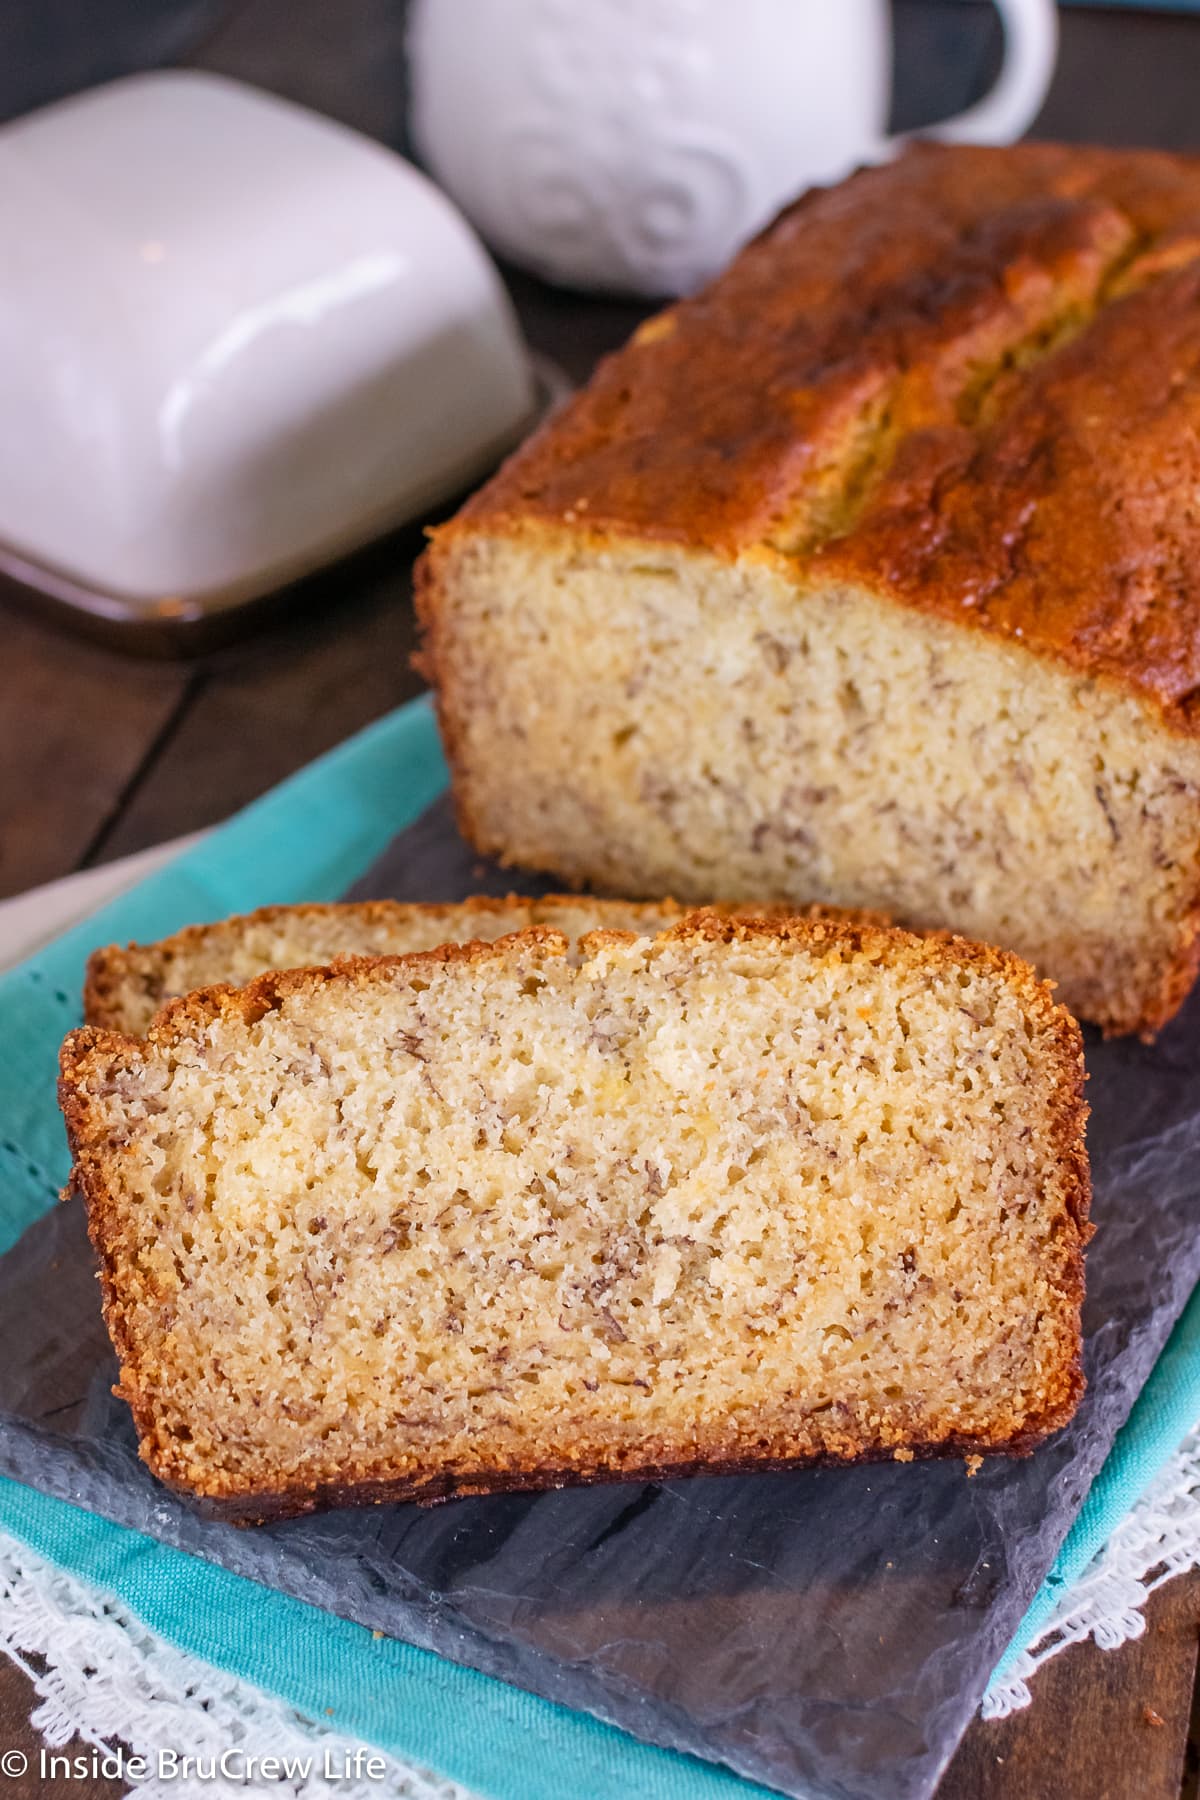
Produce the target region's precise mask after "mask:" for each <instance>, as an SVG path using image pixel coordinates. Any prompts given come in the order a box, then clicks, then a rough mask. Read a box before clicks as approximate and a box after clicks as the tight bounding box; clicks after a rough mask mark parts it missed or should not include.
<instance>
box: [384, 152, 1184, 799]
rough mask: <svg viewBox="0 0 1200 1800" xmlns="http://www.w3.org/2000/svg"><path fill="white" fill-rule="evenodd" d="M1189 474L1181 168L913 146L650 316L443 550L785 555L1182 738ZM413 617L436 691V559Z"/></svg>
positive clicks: (426, 571) (813, 203)
mask: <svg viewBox="0 0 1200 1800" xmlns="http://www.w3.org/2000/svg"><path fill="white" fill-rule="evenodd" d="M1198 483H1200V161H1198V160H1194V159H1189V158H1183V157H1174V156H1166V155H1161V154H1158V153H1152V152H1146V151H1138V152H1130V151H1110V150H1101V149H1086V148H1077V147H1066V146H1058V145H1037V144H1033V145H1022V146H1017V147H1015V148H1010V149H1006V150H990V149H982V148H964V147H957V148H948V147H942V146H933V145H920V146H917V147H915V148H913V149H912V150H910V151H909V152H907V153H906V154H905V155H904V156H902V157H901V158H899V159H898V160H897V161H896V162H895V163H893V164H891V165H888V166H887V167H884V168H880V169H872V170H867V171H864V172H862V173H860V174H859V175H856V176H854V177H853V178H852V179H851V180H850V181H849V182H846V183H843V184H842V185H841V186H840V187H838V188H835V189H831V190H828V191H821V192H815V193H812V194H809V195H807V196H806V197H805V198H804V199H803V200H802V201H800V202H799V203H797V205H795V206H793V207H791V208H790V209H789V210H788V211H787V212H785V213H784V214H783V215H782V216H781V217H780V219H779V220H777V221H776V223H775V224H774V225H772V226H771V227H769V228H768V230H767V231H766V232H764V233H763V235H762V236H761V237H760V238H759V239H758V240H757V241H756V242H755V243H754V244H753V245H751V246H750V247H749V248H748V249H747V250H746V251H745V252H744V253H743V255H742V256H741V257H739V258H738V260H737V261H736V262H735V263H734V265H733V266H732V268H731V269H730V270H729V271H728V272H727V273H726V274H725V275H723V276H722V277H720V278H719V279H718V280H717V281H716V282H715V283H714V284H713V285H712V286H710V287H709V288H708V289H706V290H705V291H704V292H702V293H701V294H699V295H697V296H696V297H695V298H693V299H690V300H687V301H684V302H681V303H680V304H679V305H677V306H675V307H674V308H672V309H670V310H669V311H668V312H667V313H665V314H662V315H660V316H659V317H658V318H657V319H655V320H652V321H650V323H649V325H648V327H644V328H643V329H642V331H641V332H639V333H638V334H637V335H636V336H635V337H634V339H633V341H632V342H631V343H630V344H629V345H628V346H627V347H626V348H625V349H623V350H622V351H620V352H618V353H617V355H616V356H614V357H611V358H610V359H609V360H608V361H607V362H606V363H604V364H603V365H602V366H601V368H600V369H599V371H598V372H597V375H596V377H595V378H594V380H593V381H592V383H591V384H590V385H589V387H588V388H587V389H586V390H585V391H584V393H582V394H581V395H579V396H578V397H577V398H576V400H575V401H574V402H573V403H572V404H571V405H570V406H569V407H568V408H567V409H565V411H564V412H563V413H561V414H559V415H558V416H557V417H556V418H555V419H554V420H553V421H552V422H551V423H549V424H548V425H547V426H545V427H544V428H543V429H542V431H541V432H540V433H538V434H537V435H536V436H535V437H534V439H532V440H531V441H530V442H529V443H528V444H527V445H525V446H524V447H523V448H522V449H521V450H520V451H519V452H518V453H517V454H516V456H514V457H513V458H512V459H510V461H509V462H508V463H507V464H506V465H505V467H504V469H503V470H502V471H501V472H500V474H499V475H498V476H497V477H496V478H495V479H494V480H493V481H492V482H490V483H489V484H488V485H487V486H486V487H485V488H483V489H482V490H481V492H480V493H479V494H478V495H476V496H475V498H474V499H473V500H472V501H471V502H469V503H468V505H467V507H466V508H464V510H463V512H462V513H461V514H460V515H459V516H458V518H457V519H456V520H454V521H452V522H451V523H450V524H449V525H448V526H446V527H443V528H442V530H441V531H440V532H438V533H435V549H434V552H433V556H434V558H435V559H436V556H437V554H438V548H437V547H438V546H439V545H442V546H448V545H450V544H452V543H453V542H454V541H455V540H456V539H457V538H459V537H461V536H462V535H463V534H464V533H471V532H480V531H486V532H488V533H493V532H497V531H500V532H509V531H514V530H525V529H532V528H536V527H541V528H542V529H547V528H553V529H554V530H555V531H558V532H562V531H567V532H569V533H571V534H572V535H573V536H575V537H576V538H577V539H578V540H579V541H581V542H582V541H585V539H586V538H587V537H589V536H594V537H597V538H600V539H603V538H604V537H605V536H609V535H612V536H620V537H624V538H634V539H645V540H648V541H669V542H674V543H682V544H688V545H695V546H703V547H705V548H707V549H709V550H711V551H713V552H714V553H716V554H718V555H721V556H728V557H732V556H738V555H770V556H777V557H782V558H786V559H787V560H788V561H789V563H790V564H791V565H792V566H793V567H795V568H796V569H797V570H799V571H804V570H808V571H811V574H812V577H813V579H819V580H821V581H828V580H829V579H830V578H831V577H832V578H838V577H845V578H847V579H853V580H855V581H857V582H860V583H863V584H865V585H867V586H869V587H870V588H871V589H872V590H873V591H875V592H877V593H879V594H880V595H881V596H883V597H885V598H887V599H889V600H892V601H894V602H895V603H896V604H898V605H901V606H906V607H912V608H915V609H918V610H920V611H923V612H927V613H934V614H936V615H938V616H939V617H941V618H945V619H949V620H952V621H954V622H955V623H957V624H960V625H963V626H964V627H966V628H968V629H974V630H979V631H985V632H988V633H991V634H993V635H997V636H1001V637H1004V638H1006V639H1009V640H1013V641H1016V642H1018V643H1020V644H1022V645H1023V646H1024V647H1025V648H1026V649H1027V650H1029V651H1030V652H1031V653H1033V654H1036V655H1040V656H1044V657H1047V658H1050V659H1053V660H1055V661H1057V662H1060V663H1062V664H1064V665H1065V666H1067V667H1069V668H1071V669H1075V670H1078V671H1079V672H1080V673H1082V674H1084V675H1088V676H1093V677H1096V678H1098V679H1101V680H1104V681H1106V682H1112V683H1114V684H1116V685H1118V686H1119V687H1120V688H1122V689H1123V690H1124V691H1127V692H1131V693H1133V694H1135V695H1136V696H1138V697H1139V698H1140V699H1141V700H1143V701H1144V702H1146V703H1147V704H1148V705H1150V706H1151V707H1152V708H1153V709H1154V710H1155V711H1156V712H1157V713H1158V714H1159V715H1160V716H1161V717H1162V718H1163V720H1164V722H1165V723H1166V724H1167V725H1168V727H1169V728H1170V729H1171V730H1172V731H1174V732H1178V733H1180V734H1186V735H1189V736H1190V735H1195V734H1196V733H1197V732H1200V705H1198V704H1197V703H1196V701H1195V698H1194V697H1195V696H1196V695H1197V693H1198V692H1200V633H1197V631H1196V629H1195V619H1196V617H1197V610H1198V608H1200V514H1197V512H1196V510H1195V508H1194V507H1193V506H1192V503H1191V501H1192V495H1193V493H1194V491H1195V489H1196V487H1197V485H1198ZM418 605H419V608H420V611H421V615H422V619H423V622H424V624H425V626H426V630H427V633H428V637H427V643H426V651H425V659H424V667H425V669H426V672H427V673H428V674H430V676H431V677H433V678H435V679H436V676H437V674H438V672H439V670H438V662H439V645H438V611H439V606H438V598H437V582H436V578H435V576H434V574H433V573H432V570H431V568H430V566H429V563H428V561H427V563H426V565H425V566H424V567H423V568H422V570H421V573H420V575H419V579H418ZM443 724H444V726H449V731H450V736H451V742H450V744H449V745H448V748H449V750H450V753H451V756H453V753H454V743H453V720H452V719H447V718H446V716H445V714H444V713H443ZM464 823H465V824H466V825H467V826H468V827H469V824H470V821H465V822H464Z"/></svg>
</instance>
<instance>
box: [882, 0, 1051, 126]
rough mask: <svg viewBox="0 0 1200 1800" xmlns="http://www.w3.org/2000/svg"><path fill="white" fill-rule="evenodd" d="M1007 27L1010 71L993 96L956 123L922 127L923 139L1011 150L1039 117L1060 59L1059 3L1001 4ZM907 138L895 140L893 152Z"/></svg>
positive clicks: (1023, 0)
mask: <svg viewBox="0 0 1200 1800" xmlns="http://www.w3.org/2000/svg"><path fill="white" fill-rule="evenodd" d="M996 10H997V12H998V13H999V14H1000V18H1001V21H1002V23H1003V25H1004V66H1003V68H1002V69H1001V71H1000V74H999V76H998V77H997V79H996V83H995V85H994V87H993V88H992V90H991V92H990V93H988V94H985V95H984V97H983V99H982V100H979V101H977V102H976V104H975V105H974V106H969V107H968V108H967V110H966V111H965V112H960V113H956V114H955V115H954V117H953V118H951V119H942V120H940V121H939V122H938V123H937V124H934V125H925V126H922V128H921V130H920V132H919V133H917V134H916V135H917V136H920V137H931V138H940V139H941V140H942V142H944V143H948V144H1010V143H1011V142H1012V141H1013V139H1014V138H1018V137H1020V135H1021V133H1022V132H1023V131H1024V130H1025V128H1026V126H1027V125H1029V124H1030V123H1031V121H1032V120H1033V118H1034V117H1035V115H1036V113H1037V110H1038V108H1039V107H1040V105H1041V104H1042V101H1043V100H1044V99H1045V98H1046V90H1047V89H1048V88H1049V86H1050V80H1051V77H1052V76H1053V74H1054V64H1055V60H1056V58H1057V55H1058V7H1057V5H1056V4H1055V0H996ZM903 143H904V138H903V137H898V138H890V139H889V140H888V144H887V150H888V152H892V151H895V150H898V149H899V148H900V147H901V145H902V144H903Z"/></svg>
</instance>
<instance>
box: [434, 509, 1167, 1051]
mask: <svg viewBox="0 0 1200 1800" xmlns="http://www.w3.org/2000/svg"><path fill="white" fill-rule="evenodd" d="M420 597H421V599H420V603H421V611H422V617H423V620H424V624H425V629H426V633H427V658H428V662H429V665H430V673H431V674H432V676H433V677H434V679H435V681H436V685H437V689H438V704H439V716H440V720H441V726H442V735H443V739H444V741H445V743H446V746H447V750H448V753H449V755H450V758H451V761H452V764H453V767H454V771H455V795H456V801H457V804H458V810H459V821H460V825H461V827H462V829H463V831H464V834H465V835H466V836H467V837H469V838H470V839H471V841H472V842H473V843H475V844H476V845H477V847H478V848H479V849H480V850H481V851H483V852H485V853H486V854H489V855H493V856H498V857H500V858H501V859H503V860H507V861H511V862H513V863H516V864H522V865H525V866H528V867H531V868H548V869H554V870H555V871H556V872H557V874H559V875H560V876H561V877H562V878H563V879H564V881H567V882H570V883H590V884H593V885H596V886H598V887H601V888H607V889H609V890H611V891H614V892H622V893H630V894H641V893H654V892H670V893H673V894H675V895H677V896H678V897H679V898H680V899H681V900H682V901H684V902H690V903H692V904H703V903H704V902H706V901H707V900H708V899H709V898H711V897H712V895H713V894H714V893H718V892H719V893H720V894H721V895H722V897H723V898H726V899H728V900H730V901H733V902H737V901H739V900H744V901H751V900H758V901H761V900H764V899H769V900H772V901H778V902H789V901H790V902H792V903H793V904H803V903H809V902H817V903H821V904H825V905H829V906H839V907H847V908H865V909H869V910H873V911H876V912H883V913H886V914H888V915H889V916H891V917H892V918H895V919H897V920H900V921H902V922H903V923H904V924H906V925H909V926H912V927H914V928H921V929H926V928H948V929H951V930H955V931H960V932H962V933H964V934H965V935H966V936H968V937H971V938H975V939H979V940H981V941H984V942H988V943H996V944H1002V945H1004V946H1005V947H1006V948H1008V949H1011V950H1014V951H1015V952H1017V954H1019V955H1021V956H1023V957H1025V958H1026V959H1027V960H1028V961H1030V962H1031V963H1033V964H1034V965H1035V967H1037V969H1038V970H1039V971H1040V972H1041V973H1042V974H1043V975H1045V976H1047V977H1049V978H1051V979H1053V980H1054V981H1055V982H1057V984H1058V987H1059V991H1060V995H1061V998H1062V999H1063V1000H1064V1001H1065V1002H1066V1004H1067V1005H1068V1006H1069V1007H1070V1008H1071V1009H1072V1011H1073V1012H1075V1013H1076V1014H1077V1015H1078V1016H1079V1017H1081V1018H1084V1019H1087V1020H1089V1021H1091V1022H1093V1023H1095V1024H1098V1025H1100V1026H1101V1027H1102V1028H1103V1029H1104V1030H1105V1031H1106V1032H1141V1033H1143V1034H1152V1033H1153V1032H1154V1031H1155V1030H1157V1029H1158V1028H1159V1027H1160V1026H1161V1025H1163V1024H1164V1023H1165V1022H1166V1020H1168V1019H1169V1018H1170V1017H1171V1016H1172V1014H1173V1013H1174V1012H1175V1011H1176V1009H1177V1008H1178V1007H1179V1005H1180V1004H1181V1003H1182V1001H1183V999H1184V998H1185V996H1186V994H1187V993H1188V991H1189V988H1190V986H1191V984H1192V981H1193V980H1194V978H1195V974H1196V969H1197V964H1198V962H1200V901H1198V894H1200V741H1197V740H1196V739H1194V738H1188V737H1181V736H1178V735H1175V734H1172V733H1171V732H1168V731H1167V730H1166V729H1165V728H1164V727H1163V725H1162V723H1161V721H1160V720H1158V719H1156V718H1155V717H1154V716H1153V715H1152V714H1151V713H1149V712H1148V711H1147V709H1146V708H1145V706H1144V705H1143V704H1142V703H1141V701H1139V700H1138V699H1136V698H1134V697H1132V696H1130V695H1128V694H1125V693H1122V692H1120V691H1119V690H1114V689H1113V688H1112V687H1111V686H1110V685H1106V684H1105V683H1103V682H1099V681H1096V680H1093V679H1090V678H1086V677H1084V676H1081V675H1079V674H1077V673H1076V672H1074V671H1072V670H1071V669H1069V668H1063V667H1060V666H1056V665H1055V664H1054V663H1053V662H1051V661H1049V660H1048V659H1046V658H1044V657H1038V656H1034V655H1032V654H1030V653H1029V651H1028V650H1026V649H1025V648H1023V646H1022V645H1021V644H1020V643H1004V642H1000V641H997V640H996V639H994V638H993V639H989V638H987V637H985V636H984V635H983V634H981V633H979V632H972V631H967V630H964V629H962V628H961V626H958V625H953V624H948V623H946V622H945V621H943V620H941V619H937V618H933V617H928V616H924V615H922V614H921V613H920V612H919V611H915V610H912V609H909V608H905V607H902V606H898V605H896V604H894V603H893V602H892V601H891V600H890V599H889V598H887V597H886V596H885V595H883V594H880V593H877V592H872V591H871V590H870V589H868V588H866V587H863V586H861V585H855V584H851V583H847V582H844V581H842V580H839V579H832V578H829V577H826V576H823V575H821V574H820V573H819V572H815V573H811V574H808V575H801V574H798V572H797V570H796V569H795V568H794V567H793V566H792V565H790V564H789V563H788V562H787V561H786V559H782V558H780V557H778V556H775V555H773V554H768V553H761V554H748V555H746V556H743V557H741V558H740V559H737V560H730V559H727V558H722V557H718V556H714V555H712V554H709V553H707V552H703V551H700V550H697V549H694V548H684V547H681V546H678V545H671V544H666V543H657V544H656V543H650V542H644V541H636V540H629V539H624V538H620V537H616V536H613V537H604V536H602V535H596V534H593V535H591V536H589V535H588V534H587V533H586V532H584V531H583V530H582V529H581V528H579V527H575V528H571V529H568V528H566V527H562V526H551V525H547V524H543V523H531V522H526V523H525V524H523V525H520V526H519V527H518V526H517V525H514V526H512V528H511V529H490V530H489V529H476V528H473V527H472V526H471V524H470V520H469V519H468V520H466V521H465V522H463V523H462V524H457V525H452V526H451V527H450V528H449V529H448V532H447V535H446V536H445V537H444V539H443V540H441V541H440V542H438V543H436V544H435V545H434V547H433V549H432V550H431V551H430V552H429V553H428V555H427V558H426V562H425V565H424V568H423V571H422V579H421V585H420ZM598 620H601V621H603V626H602V629H599V630H598V629H597V624H596V622H597V621H598ZM583 667H586V668H587V671H588V679H587V682H586V684H585V685H583V686H581V685H580V682H579V680H578V671H579V669H580V668H583ZM564 746H568V747H569V748H568V750H564Z"/></svg>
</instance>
